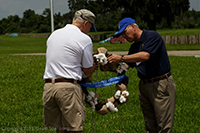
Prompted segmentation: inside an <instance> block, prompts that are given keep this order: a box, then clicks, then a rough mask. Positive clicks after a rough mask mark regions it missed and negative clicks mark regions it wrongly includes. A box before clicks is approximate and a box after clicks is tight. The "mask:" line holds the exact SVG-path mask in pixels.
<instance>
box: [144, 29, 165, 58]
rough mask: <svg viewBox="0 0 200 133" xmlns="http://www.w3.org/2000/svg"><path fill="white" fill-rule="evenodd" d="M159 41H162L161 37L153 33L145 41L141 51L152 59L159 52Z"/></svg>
mask: <svg viewBox="0 0 200 133" xmlns="http://www.w3.org/2000/svg"><path fill="white" fill-rule="evenodd" d="M161 41H163V39H162V37H161V36H160V35H159V34H158V33H157V32H154V33H152V34H151V36H149V37H148V39H146V42H145V43H144V46H143V48H142V50H141V51H144V52H148V53H149V54H150V56H151V57H154V56H156V54H157V52H159V49H160V47H161V44H162V42H161Z"/></svg>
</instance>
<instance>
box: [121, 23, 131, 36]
mask: <svg viewBox="0 0 200 133" xmlns="http://www.w3.org/2000/svg"><path fill="white" fill-rule="evenodd" d="M130 26H131V25H128V26H126V28H125V29H124V31H123V32H122V33H121V35H124V34H126V31H127V29H128V28H129V27H130Z"/></svg>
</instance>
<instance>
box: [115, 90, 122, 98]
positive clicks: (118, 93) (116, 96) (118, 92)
mask: <svg viewBox="0 0 200 133" xmlns="http://www.w3.org/2000/svg"><path fill="white" fill-rule="evenodd" d="M120 96H121V91H120V90H118V91H117V92H116V93H115V98H116V99H119V97H120Z"/></svg>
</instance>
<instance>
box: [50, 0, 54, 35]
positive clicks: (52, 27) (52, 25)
mask: <svg viewBox="0 0 200 133" xmlns="http://www.w3.org/2000/svg"><path fill="white" fill-rule="evenodd" d="M50 10H51V32H53V31H54V18H53V0H50Z"/></svg>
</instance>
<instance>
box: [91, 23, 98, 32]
mask: <svg viewBox="0 0 200 133" xmlns="http://www.w3.org/2000/svg"><path fill="white" fill-rule="evenodd" d="M90 32H97V29H96V27H95V24H92V28H91V29H90Z"/></svg>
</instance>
